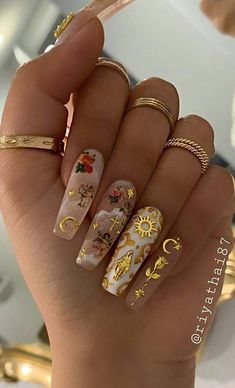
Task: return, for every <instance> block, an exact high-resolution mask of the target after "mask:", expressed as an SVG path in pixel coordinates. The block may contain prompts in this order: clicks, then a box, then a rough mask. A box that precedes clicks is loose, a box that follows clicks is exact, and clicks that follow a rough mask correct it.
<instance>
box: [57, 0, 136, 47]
mask: <svg viewBox="0 0 235 388" xmlns="http://www.w3.org/2000/svg"><path fill="white" fill-rule="evenodd" d="M132 1H133V0H95V1H92V2H91V3H90V4H88V5H87V6H86V7H84V8H82V9H81V11H80V12H78V13H77V14H75V13H73V12H71V13H69V14H68V15H67V16H66V18H65V19H64V20H63V21H62V23H61V24H60V25H59V26H58V27H57V28H56V30H55V32H54V36H55V38H57V41H56V45H59V44H61V43H64V42H65V41H66V40H67V39H68V38H69V37H71V36H72V35H74V34H75V33H76V32H78V31H79V30H81V29H82V28H83V27H84V26H85V25H86V24H87V23H89V21H90V20H91V19H93V18H94V17H98V18H99V19H100V21H101V22H104V21H106V20H108V19H109V18H111V17H112V16H113V15H115V14H116V13H117V12H119V11H120V10H121V9H122V8H123V7H125V6H126V5H128V4H130V3H131V2H132Z"/></svg>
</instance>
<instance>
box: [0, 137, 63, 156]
mask: <svg viewBox="0 0 235 388" xmlns="http://www.w3.org/2000/svg"><path fill="white" fill-rule="evenodd" d="M8 148H37V149H42V150H47V151H53V152H55V153H58V154H60V153H62V152H64V143H63V141H59V140H57V139H55V138H53V137H44V136H32V135H6V134H4V133H0V150H1V149H8Z"/></svg>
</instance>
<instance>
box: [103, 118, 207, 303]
mask: <svg viewBox="0 0 235 388" xmlns="http://www.w3.org/2000/svg"><path fill="white" fill-rule="evenodd" d="M172 137H174V138H185V137H186V138H188V139H190V140H193V141H194V142H196V143H198V144H200V145H201V146H202V147H203V148H204V149H205V150H206V152H207V153H208V155H209V156H211V155H212V154H213V152H214V146H213V131H212V128H211V127H210V125H209V124H208V123H207V122H206V121H205V120H203V119H202V118H199V117H197V116H191V117H189V118H188V119H182V120H179V122H178V123H177V125H176V127H175V130H174V133H173V135H172ZM201 171H202V170H201V165H200V163H199V160H198V159H197V158H196V157H195V155H194V154H193V153H191V152H189V151H188V150H185V149H183V148H179V147H174V148H170V149H166V150H165V151H164V152H163V154H162V156H161V158H160V160H159V162H158V165H157V167H156V169H155V171H154V173H153V175H152V177H151V180H150V182H149V184H148V186H147V188H146V190H145V191H144V193H143V194H142V196H141V198H140V200H139V202H138V208H139V209H140V210H139V211H138V213H137V215H136V216H134V218H133V220H132V222H131V223H130V225H129V226H128V227H127V229H126V230H125V232H124V235H123V238H122V239H121V241H120V242H119V244H118V246H117V248H116V251H115V253H114V257H113V259H112V260H111V262H110V265H109V266H108V268H107V274H106V276H105V279H106V284H104V286H105V288H106V289H107V291H109V292H111V293H113V294H115V295H120V294H121V293H122V292H124V290H125V289H126V287H127V286H128V284H129V282H130V281H131V280H132V278H133V276H134V275H135V273H136V272H137V271H138V269H139V268H140V266H141V264H142V263H143V261H144V260H145V259H146V257H147V256H148V254H149V253H150V250H152V251H153V250H154V249H155V248H157V246H159V244H160V243H161V241H162V240H163V239H164V237H165V236H166V233H167V232H168V230H169V229H170V227H171V226H172V225H173V223H174V221H175V220H176V218H177V216H178V215H179V213H180V211H181V209H182V208H183V206H184V203H185V202H186V200H187V198H188V197H189V195H190V193H191V191H192V189H193V188H194V186H195V185H196V183H197V181H198V180H199V178H200V176H201ZM149 206H151V207H149ZM158 209H159V210H158ZM163 220H164V222H163ZM127 263H128V264H127ZM120 267H121V268H122V269H120ZM123 267H125V268H123Z"/></svg>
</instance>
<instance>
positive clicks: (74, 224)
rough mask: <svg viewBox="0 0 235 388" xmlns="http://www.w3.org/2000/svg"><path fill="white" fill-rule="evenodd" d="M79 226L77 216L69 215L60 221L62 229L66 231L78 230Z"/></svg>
mask: <svg viewBox="0 0 235 388" xmlns="http://www.w3.org/2000/svg"><path fill="white" fill-rule="evenodd" d="M79 226H80V225H79V222H78V221H77V220H76V218H74V217H71V216H67V217H65V218H63V219H62V220H61V221H60V229H61V231H62V232H64V233H66V232H67V230H68V229H72V230H78V229H79Z"/></svg>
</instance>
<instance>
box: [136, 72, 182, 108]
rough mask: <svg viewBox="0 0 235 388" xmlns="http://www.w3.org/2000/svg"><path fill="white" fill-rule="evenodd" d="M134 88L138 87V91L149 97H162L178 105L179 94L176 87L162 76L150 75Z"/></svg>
mask: <svg viewBox="0 0 235 388" xmlns="http://www.w3.org/2000/svg"><path fill="white" fill-rule="evenodd" d="M136 88H140V89H141V90H140V93H141V94H145V95H146V96H148V97H149V94H150V93H151V97H156V98H158V97H159V98H161V97H162V98H164V99H165V100H166V101H169V102H170V103H171V104H173V105H174V106H178V105H179V95H178V92H177V89H176V87H175V86H174V85H173V84H172V83H170V82H168V81H166V80H163V79H162V78H158V77H151V78H148V79H146V80H144V81H143V82H141V83H140V84H139V85H138V86H137V87H136Z"/></svg>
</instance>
